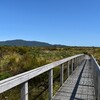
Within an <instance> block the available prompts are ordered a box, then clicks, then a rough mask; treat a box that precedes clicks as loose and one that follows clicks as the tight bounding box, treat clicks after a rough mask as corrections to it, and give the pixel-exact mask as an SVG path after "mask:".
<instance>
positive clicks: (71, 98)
mask: <svg viewBox="0 0 100 100" xmlns="http://www.w3.org/2000/svg"><path fill="white" fill-rule="evenodd" d="M93 82H94V81H93V69H92V67H91V61H90V59H89V57H86V60H85V61H84V62H82V64H81V65H79V66H78V67H77V68H76V70H75V71H74V72H73V73H72V75H71V76H69V78H68V79H67V80H66V81H65V83H64V84H63V85H62V87H61V88H60V89H59V90H58V92H57V93H56V94H55V96H54V97H53V99H52V100H95V89H94V83H93Z"/></svg>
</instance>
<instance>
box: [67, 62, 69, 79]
mask: <svg viewBox="0 0 100 100" xmlns="http://www.w3.org/2000/svg"><path fill="white" fill-rule="evenodd" d="M67 75H68V77H69V61H68V62H67Z"/></svg>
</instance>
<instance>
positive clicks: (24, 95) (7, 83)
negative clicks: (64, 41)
mask: <svg viewBox="0 0 100 100" xmlns="http://www.w3.org/2000/svg"><path fill="white" fill-rule="evenodd" d="M84 57H85V55H84V54H79V55H75V56H72V57H68V58H65V59H62V60H59V61H56V62H53V63H50V64H47V65H44V66H41V67H39V68H36V69H33V70H30V71H27V72H24V73H22V74H19V75H16V76H13V77H10V78H7V79H4V80H2V81H0V93H3V92H5V91H7V90H9V89H11V88H13V87H16V86H18V85H20V84H21V86H22V87H21V100H28V81H29V80H30V79H32V78H34V77H36V76H38V75H40V74H43V73H44V72H47V71H48V72H49V84H48V85H49V97H48V98H49V100H51V99H52V97H53V68H55V67H57V66H60V85H61V86H62V84H63V82H64V79H63V76H64V75H63V74H64V72H63V71H64V70H63V65H64V64H65V63H66V62H67V64H68V65H67V66H66V67H68V72H67V74H68V76H69V75H70V68H69V67H70V66H69V62H71V72H73V71H74V69H75V68H76V67H77V66H78V65H79V64H80V63H81V62H82V61H83V60H84Z"/></svg>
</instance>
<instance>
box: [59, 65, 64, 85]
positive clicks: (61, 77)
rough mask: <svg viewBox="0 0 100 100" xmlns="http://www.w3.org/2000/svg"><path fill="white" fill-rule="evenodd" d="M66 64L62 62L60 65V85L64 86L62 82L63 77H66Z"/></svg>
mask: <svg viewBox="0 0 100 100" xmlns="http://www.w3.org/2000/svg"><path fill="white" fill-rule="evenodd" d="M63 73H64V64H62V65H61V66H60V86H62V84H63V80H64V79H63V78H64V74H63Z"/></svg>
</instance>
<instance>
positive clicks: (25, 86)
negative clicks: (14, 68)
mask: <svg viewBox="0 0 100 100" xmlns="http://www.w3.org/2000/svg"><path fill="white" fill-rule="evenodd" d="M21 100H28V82H25V83H23V84H22V85H21Z"/></svg>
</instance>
